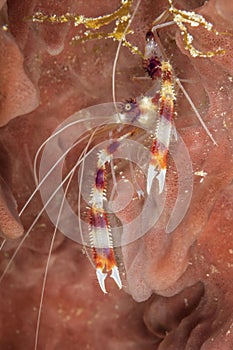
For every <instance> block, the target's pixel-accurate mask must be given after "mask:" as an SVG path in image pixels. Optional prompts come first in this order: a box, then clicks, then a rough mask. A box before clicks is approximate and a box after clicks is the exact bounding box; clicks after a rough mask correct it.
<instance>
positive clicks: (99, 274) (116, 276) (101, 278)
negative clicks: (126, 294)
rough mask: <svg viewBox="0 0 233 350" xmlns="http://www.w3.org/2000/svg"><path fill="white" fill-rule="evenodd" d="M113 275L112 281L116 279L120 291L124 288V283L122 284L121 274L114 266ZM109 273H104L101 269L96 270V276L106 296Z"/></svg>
mask: <svg viewBox="0 0 233 350" xmlns="http://www.w3.org/2000/svg"><path fill="white" fill-rule="evenodd" d="M111 271H112V273H111V275H110V277H111V278H112V279H114V281H115V283H116V284H117V286H118V287H119V289H121V288H122V282H121V278H120V274H119V270H118V267H117V266H114V267H113V268H112V270H111ZM107 275H108V274H107V273H105V272H103V271H102V269H101V268H97V269H96V276H97V279H98V282H99V285H100V288H101V290H102V292H103V293H104V294H107V291H106V288H105V279H106V277H107Z"/></svg>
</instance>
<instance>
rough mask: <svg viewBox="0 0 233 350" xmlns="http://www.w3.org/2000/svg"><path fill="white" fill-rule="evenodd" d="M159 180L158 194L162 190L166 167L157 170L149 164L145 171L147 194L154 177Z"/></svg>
mask: <svg viewBox="0 0 233 350" xmlns="http://www.w3.org/2000/svg"><path fill="white" fill-rule="evenodd" d="M155 177H156V178H157V180H158V182H159V194H160V193H162V192H163V189H164V185H165V178H166V169H160V170H157V168H156V167H155V166H154V165H152V164H150V165H149V168H148V173H147V194H150V191H151V187H152V183H153V180H154V178H155Z"/></svg>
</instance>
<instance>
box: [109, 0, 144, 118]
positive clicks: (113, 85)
mask: <svg viewBox="0 0 233 350" xmlns="http://www.w3.org/2000/svg"><path fill="white" fill-rule="evenodd" d="M140 3H141V0H138V2H137V5H136V7H135V9H134V11H133V13H132V16H131V19H130V20H129V22H128V24H127V26H126V27H125V30H124V32H123V34H122V36H121V39H120V41H119V43H118V46H117V50H116V55H115V58H114V62H113V67H112V100H113V103H114V106H115V109H116V113H117V114H119V113H118V108H117V102H116V91H115V90H116V89H115V87H116V66H117V61H118V58H119V54H120V49H121V46H122V43H123V41H124V39H125V35H126V33H127V31H128V29H129V26H130V25H131V23H132V21H133V19H134V17H135V15H136V13H137V10H138V8H139V6H140ZM119 118H120V116H119Z"/></svg>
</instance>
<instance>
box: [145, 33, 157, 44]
mask: <svg viewBox="0 0 233 350" xmlns="http://www.w3.org/2000/svg"><path fill="white" fill-rule="evenodd" d="M154 38H155V37H154V34H153V33H152V31H149V32H147V33H146V41H147V42H149V41H151V40H154Z"/></svg>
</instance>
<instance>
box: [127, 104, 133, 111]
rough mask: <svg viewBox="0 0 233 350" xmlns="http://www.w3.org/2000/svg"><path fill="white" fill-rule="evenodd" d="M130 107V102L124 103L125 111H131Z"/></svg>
mask: <svg viewBox="0 0 233 350" xmlns="http://www.w3.org/2000/svg"><path fill="white" fill-rule="evenodd" d="M131 109H132V106H131V103H126V105H125V111H126V112H129V111H131Z"/></svg>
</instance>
